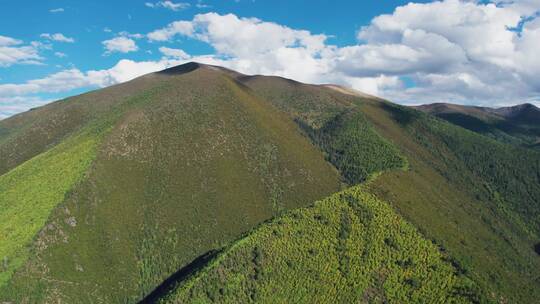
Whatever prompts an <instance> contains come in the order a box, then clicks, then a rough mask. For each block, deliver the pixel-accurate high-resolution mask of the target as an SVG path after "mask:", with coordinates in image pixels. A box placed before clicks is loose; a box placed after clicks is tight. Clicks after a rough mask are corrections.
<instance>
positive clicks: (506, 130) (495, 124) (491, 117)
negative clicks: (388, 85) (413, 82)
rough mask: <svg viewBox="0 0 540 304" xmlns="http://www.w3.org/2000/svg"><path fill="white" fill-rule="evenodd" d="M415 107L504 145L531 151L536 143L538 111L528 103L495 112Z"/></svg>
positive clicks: (437, 105) (539, 136) (448, 106)
mask: <svg viewBox="0 0 540 304" xmlns="http://www.w3.org/2000/svg"><path fill="white" fill-rule="evenodd" d="M415 108H416V109H418V110H421V111H423V112H426V113H430V114H433V115H435V116H437V117H439V118H442V119H444V120H447V121H449V122H451V123H453V124H456V125H458V126H461V127H463V128H466V129H469V130H471V131H474V132H477V133H480V134H482V135H486V136H488V137H491V138H494V139H497V140H499V141H501V142H504V143H511V144H515V145H521V146H526V147H531V148H536V147H538V144H539V143H540V109H538V108H537V107H535V106H534V105H532V104H521V105H517V106H512V107H503V108H496V109H495V108H486V107H473V106H461V105H454V104H445V103H435V104H428V105H422V106H417V107H415Z"/></svg>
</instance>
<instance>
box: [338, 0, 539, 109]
mask: <svg viewBox="0 0 540 304" xmlns="http://www.w3.org/2000/svg"><path fill="white" fill-rule="evenodd" d="M539 9H540V1H538V0H525V1H496V2H494V3H480V2H477V1H458V0H445V1H437V2H432V3H426V4H418V3H409V4H407V5H405V6H401V7H398V8H396V10H395V11H394V12H393V13H392V14H388V15H381V16H378V17H376V18H374V19H373V20H372V22H371V23H370V24H369V25H368V26H366V27H363V28H361V29H360V31H359V32H358V38H359V40H360V43H361V44H360V45H358V46H354V47H351V48H350V49H348V48H346V49H345V50H344V51H342V56H341V58H340V61H339V62H340V63H341V64H340V65H339V66H338V67H339V70H340V71H342V72H343V73H345V74H346V75H349V76H358V75H360V76H361V75H365V76H377V75H398V76H402V77H403V76H404V77H411V78H412V79H414V82H415V83H416V85H415V86H414V87H412V88H408V89H400V90H399V91H396V90H383V95H384V96H386V97H389V98H394V100H397V101H400V102H407V103H416V102H417V101H418V100H426V101H427V99H431V102H434V101H450V102H458V103H475V104H485V105H490V104H503V103H515V102H519V101H530V100H531V99H532V100H534V99H536V100H538V99H539V96H540V81H538V77H535V76H533V75H538V72H540V61H539V60H538V59H537V58H538V57H537V56H535V55H533V54H534V53H536V52H537V46H538V41H540V40H539V39H540V30H539V29H538V26H536V25H535V23H539V21H538V18H536V17H535V16H536V14H537V13H538V10H539ZM531 16H532V17H531ZM527 20H528V21H527ZM520 25H521V27H522V28H521V29H519V28H520ZM534 45H536V46H534Z"/></svg>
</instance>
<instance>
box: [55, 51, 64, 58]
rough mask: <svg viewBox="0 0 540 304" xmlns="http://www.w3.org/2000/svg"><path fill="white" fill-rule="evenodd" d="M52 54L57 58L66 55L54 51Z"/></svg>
mask: <svg viewBox="0 0 540 304" xmlns="http://www.w3.org/2000/svg"><path fill="white" fill-rule="evenodd" d="M54 56H56V57H58V58H64V57H67V55H66V54H65V53H62V52H54Z"/></svg>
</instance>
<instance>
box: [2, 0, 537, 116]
mask: <svg viewBox="0 0 540 304" xmlns="http://www.w3.org/2000/svg"><path fill="white" fill-rule="evenodd" d="M539 9H540V1H539V0H518V1H504V0H503V1H460V0H444V1H441V2H439V1H437V2H432V1H416V2H414V3H408V2H407V1H387V0H385V1H339V2H338V1H290V0H289V1H265V0H240V1H234V0H226V1H211V0H205V1H196V0H193V1H187V0H185V1H133V0H131V1H128V0H116V1H33V3H32V4H31V5H30V4H28V3H24V2H20V1H19V2H14V1H3V3H2V10H1V11H0V119H1V118H4V117H7V116H10V115H12V114H15V113H17V112H20V111H24V110H26V109H27V108H29V107H33V106H38V105H41V104H44V103H46V102H49V101H51V100H54V99H59V98H63V97H66V96H70V95H73V94H77V93H81V92H84V91H88V90H91V89H96V88H100V87H104V86H107V85H111V84H114V83H118V82H123V81H126V80H129V79H131V78H133V77H136V76H139V75H142V74H144V73H147V72H151V71H154V70H157V69H160V68H165V67H168V66H171V65H174V64H180V63H182V62H186V61H191V60H197V61H203V62H208V63H213V64H220V65H224V66H228V67H230V68H233V69H236V70H239V71H241V72H244V73H248V74H259V73H260V74H272V75H279V76H284V77H289V78H293V79H297V80H299V81H304V82H311V83H327V82H334V83H338V84H342V85H346V86H350V87H353V88H355V89H358V90H362V91H365V92H368V93H371V94H376V95H380V96H383V97H386V98H389V99H391V100H393V101H396V102H400V103H405V104H417V103H425V102H456V103H463V104H479V105H490V106H497V105H506V104H511V103H520V102H532V103H536V104H538V99H539V96H540V81H538V80H537V78H538V77H536V75H538V72H540V61H539V59H537V58H536V57H538V56H536V55H535V54H536V52H537V48H538V46H540V43H538V41H540V40H538V39H539V38H540V22H539V21H538V18H537V16H538V12H539ZM516 28H517V29H516ZM228 29H229V30H228ZM152 33H154V34H153V35H152Z"/></svg>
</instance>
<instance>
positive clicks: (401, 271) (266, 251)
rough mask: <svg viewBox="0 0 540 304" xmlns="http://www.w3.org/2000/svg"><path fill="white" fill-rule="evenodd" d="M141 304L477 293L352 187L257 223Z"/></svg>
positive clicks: (465, 298)
mask: <svg viewBox="0 0 540 304" xmlns="http://www.w3.org/2000/svg"><path fill="white" fill-rule="evenodd" d="M170 285H171V286H170V287H171V288H170V290H166V289H164V290H163V291H162V294H159V293H156V295H155V297H153V298H152V297H149V298H147V299H146V303H151V302H155V303H250V302H260V303H285V302H289V303H413V302H415V303H416V302H422V303H471V302H480V301H483V300H482V295H481V294H479V293H478V291H477V290H476V289H475V285H474V283H473V282H472V281H471V280H469V279H468V278H467V277H466V276H464V275H462V274H461V273H459V271H458V269H456V268H455V267H453V266H452V264H451V263H450V262H449V261H448V259H447V257H446V256H444V255H443V254H441V253H440V252H439V250H438V248H437V247H436V246H435V245H434V244H433V243H431V242H430V241H428V240H426V239H424V238H423V237H422V236H421V235H420V234H419V233H418V232H417V231H416V229H415V228H414V227H413V226H411V225H410V224H408V223H406V222H405V221H404V220H403V219H401V217H400V216H398V215H397V214H396V213H395V212H394V211H393V210H392V209H391V208H390V207H389V206H388V205H387V204H386V203H384V202H382V201H380V200H378V199H376V198H375V197H373V196H372V195H369V194H367V193H365V192H364V191H363V190H362V189H361V188H360V187H353V188H351V189H348V190H346V191H343V192H340V193H337V194H334V195H332V196H330V197H328V198H326V199H324V200H322V201H318V202H316V203H315V204H314V205H313V206H311V207H308V208H302V209H297V210H295V211H291V212H287V213H286V214H284V215H282V216H280V217H278V218H276V219H274V220H272V221H271V222H268V223H265V224H264V225H262V226H261V227H259V228H257V229H256V230H254V231H253V232H252V233H250V234H249V235H248V236H246V237H245V238H242V239H240V240H239V241H237V242H235V243H234V244H232V245H231V246H229V247H227V248H226V249H224V250H223V252H221V253H219V254H217V256H216V257H215V258H213V259H212V260H211V261H209V262H208V263H207V264H206V266H205V267H203V268H202V269H200V270H198V271H196V272H194V273H192V274H191V276H188V277H187V278H185V279H184V280H181V281H180V282H178V283H176V284H170Z"/></svg>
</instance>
